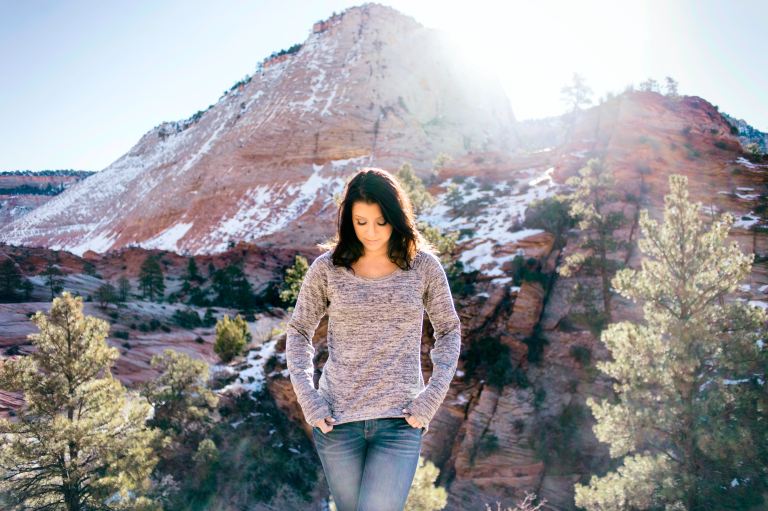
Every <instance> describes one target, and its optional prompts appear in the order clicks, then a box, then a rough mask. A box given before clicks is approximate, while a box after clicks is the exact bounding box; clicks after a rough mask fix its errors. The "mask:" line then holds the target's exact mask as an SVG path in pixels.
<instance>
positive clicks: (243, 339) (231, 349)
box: [213, 314, 251, 362]
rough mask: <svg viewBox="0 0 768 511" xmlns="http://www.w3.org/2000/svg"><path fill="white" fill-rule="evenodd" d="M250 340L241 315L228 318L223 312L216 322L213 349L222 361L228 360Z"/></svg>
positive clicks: (237, 353) (246, 326)
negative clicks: (222, 316)
mask: <svg viewBox="0 0 768 511" xmlns="http://www.w3.org/2000/svg"><path fill="white" fill-rule="evenodd" d="M250 340H251V334H250V332H249V331H248V325H247V324H246V322H245V320H244V319H243V318H242V316H240V314H238V315H237V316H236V317H235V318H234V319H229V316H228V315H227V314H225V315H224V318H223V319H221V320H220V321H219V322H217V323H216V341H215V342H214V344H213V351H214V352H215V353H216V354H217V355H219V358H221V360H222V362H229V361H230V360H232V359H233V358H235V357H236V356H237V355H239V354H240V353H241V352H242V350H243V348H244V347H245V345H246V343H248V342H250Z"/></svg>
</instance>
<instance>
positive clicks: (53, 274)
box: [43, 261, 64, 300]
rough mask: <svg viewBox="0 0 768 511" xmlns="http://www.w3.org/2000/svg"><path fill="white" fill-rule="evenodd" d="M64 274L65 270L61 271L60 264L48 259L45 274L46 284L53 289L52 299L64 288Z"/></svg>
mask: <svg viewBox="0 0 768 511" xmlns="http://www.w3.org/2000/svg"><path fill="white" fill-rule="evenodd" d="M62 275H64V272H62V271H61V268H59V265H58V264H54V263H53V262H51V261H48V265H47V266H46V267H45V271H44V272H43V276H45V285H46V286H48V289H50V291H51V300H53V298H54V297H55V296H56V295H57V294H58V293H60V292H61V291H62V290H63V289H64V286H63V284H64V280H63V279H62V278H61V276H62Z"/></svg>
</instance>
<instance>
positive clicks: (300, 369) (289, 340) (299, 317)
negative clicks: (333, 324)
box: [285, 257, 331, 426]
mask: <svg viewBox="0 0 768 511" xmlns="http://www.w3.org/2000/svg"><path fill="white" fill-rule="evenodd" d="M326 278H327V277H326V273H325V271H324V268H323V261H321V260H320V258H319V257H318V258H316V259H315V260H314V262H313V263H312V264H311V265H310V267H309V269H308V270H307V274H306V276H305V277H304V280H303V282H302V283H301V288H300V289H299V296H298V298H297V299H296V306H295V307H294V309H293V314H292V315H291V319H290V320H289V321H288V325H287V328H286V331H287V334H286V341H285V359H286V363H287V365H288V372H289V373H290V378H291V384H292V385H293V390H294V392H295V393H296V397H297V399H298V401H299V406H301V410H302V412H303V413H304V419H305V420H306V421H307V422H308V423H309V424H311V425H312V426H314V425H315V422H317V421H318V420H320V419H323V418H325V417H328V416H330V415H331V410H330V406H329V404H328V402H327V401H326V400H325V398H323V396H321V395H320V393H319V392H318V391H317V389H315V385H314V380H313V375H314V372H315V365H314V363H313V358H314V354H315V348H314V347H313V346H312V337H314V335H315V329H317V326H318V325H319V324H320V320H321V319H322V318H323V316H324V315H325V313H326V306H327V294H326Z"/></svg>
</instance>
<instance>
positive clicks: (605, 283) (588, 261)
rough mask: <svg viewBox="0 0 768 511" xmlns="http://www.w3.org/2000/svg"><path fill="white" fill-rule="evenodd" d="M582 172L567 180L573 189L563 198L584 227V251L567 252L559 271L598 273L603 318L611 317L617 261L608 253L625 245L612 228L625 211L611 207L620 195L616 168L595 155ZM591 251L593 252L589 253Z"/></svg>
mask: <svg viewBox="0 0 768 511" xmlns="http://www.w3.org/2000/svg"><path fill="white" fill-rule="evenodd" d="M579 175H580V176H581V177H578V176H574V177H571V178H569V179H568V180H567V181H566V184H568V185H569V186H571V187H573V188H574V191H573V193H571V194H570V195H567V196H564V197H562V198H561V199H562V200H566V201H568V202H569V203H570V209H569V212H570V214H571V216H572V217H574V218H577V219H578V220H579V224H578V225H579V228H580V229H581V230H583V231H585V233H586V236H587V237H586V240H585V241H584V242H583V243H582V244H581V245H580V248H581V249H583V250H584V251H582V252H577V253H575V254H573V255H571V256H568V257H567V258H566V259H565V262H564V264H563V265H561V266H560V268H558V273H559V274H560V275H562V276H564V277H570V276H571V275H573V274H574V272H575V271H576V270H577V269H580V268H582V267H584V268H585V269H587V270H589V271H590V272H595V273H597V274H598V275H599V276H600V279H601V282H602V285H601V295H602V298H603V314H604V315H605V317H604V318H603V319H604V320H606V321H610V319H611V289H610V282H611V278H612V277H613V275H614V273H615V271H616V269H617V268H618V263H617V262H616V261H613V260H611V259H609V258H608V254H609V253H610V252H613V251H615V250H617V249H618V248H621V247H623V246H624V245H625V243H624V242H622V241H619V240H616V239H615V237H614V236H613V232H614V231H615V230H616V229H618V228H620V227H621V226H622V224H623V223H624V221H625V219H624V214H623V213H622V212H621V211H611V210H610V206H611V204H613V203H616V202H617V201H618V195H617V194H616V193H615V192H614V189H615V181H614V178H613V172H612V171H610V170H609V168H608V167H607V166H606V165H604V164H603V163H602V162H601V161H600V160H599V159H596V158H592V159H590V160H589V161H588V162H587V166H586V167H583V168H582V169H581V170H579ZM589 253H592V254H594V255H589V256H588V255H586V254H589Z"/></svg>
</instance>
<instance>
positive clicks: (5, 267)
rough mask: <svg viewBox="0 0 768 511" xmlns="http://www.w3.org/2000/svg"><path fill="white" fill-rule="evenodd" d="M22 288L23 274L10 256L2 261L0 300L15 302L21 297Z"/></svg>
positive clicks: (0, 266)
mask: <svg viewBox="0 0 768 511" xmlns="http://www.w3.org/2000/svg"><path fill="white" fill-rule="evenodd" d="M21 288H22V275H21V270H19V268H18V266H16V263H15V262H14V261H13V259H11V258H10V257H8V258H6V259H4V260H3V262H2V263H0V301H3V302H15V301H17V300H18V299H19V289H21Z"/></svg>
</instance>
